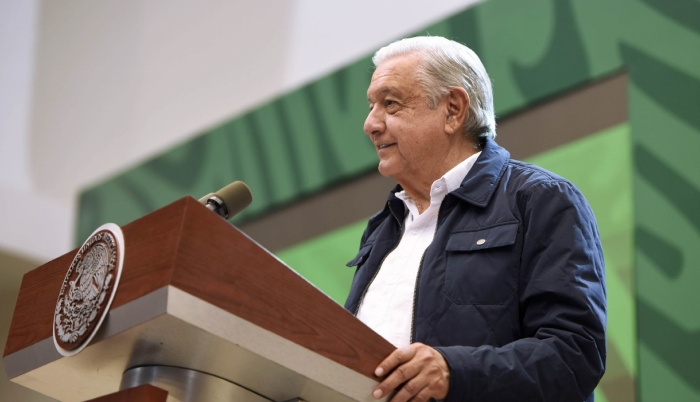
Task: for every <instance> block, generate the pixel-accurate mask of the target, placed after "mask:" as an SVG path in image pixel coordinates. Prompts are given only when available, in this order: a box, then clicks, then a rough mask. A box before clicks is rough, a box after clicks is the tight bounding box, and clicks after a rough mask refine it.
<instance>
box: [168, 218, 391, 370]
mask: <svg viewBox="0 0 700 402" xmlns="http://www.w3.org/2000/svg"><path fill="white" fill-rule="evenodd" d="M187 213H188V216H187V219H185V223H184V226H183V229H182V232H181V241H180V247H179V249H178V258H177V262H176V268H175V271H174V274H173V280H172V283H171V284H172V285H173V286H176V287H178V288H180V289H182V290H184V291H186V292H188V293H190V294H192V295H194V296H196V297H198V298H200V299H202V300H205V301H207V302H209V303H211V304H213V305H216V306H217V307H220V308H222V309H224V310H226V311H228V312H230V313H232V314H235V315H237V316H238V317H240V318H243V319H244V320H246V321H249V322H251V323H253V324H255V325H257V326H259V327H262V328H264V329H266V330H268V331H271V332H273V333H275V334H278V335H280V336H282V337H284V338H286V339H289V340H290V341H292V342H294V343H296V344H298V345H300V346H302V347H305V348H307V349H309V350H311V351H313V352H315V353H318V354H320V355H322V356H324V357H327V358H329V359H331V360H333V361H335V362H338V363H340V364H342V365H343V366H345V367H348V368H350V369H352V370H354V371H357V372H359V373H361V374H363V375H365V376H367V377H369V378H375V377H374V375H373V371H374V369H375V368H376V366H377V365H378V364H379V363H380V362H381V361H382V359H383V358H385V357H386V356H388V355H389V354H390V353H391V352H392V351H393V350H394V347H393V346H392V345H391V344H390V343H389V342H387V341H386V340H385V339H384V338H382V337H381V336H379V335H378V334H376V333H375V332H374V331H372V330H371V329H370V328H368V327H367V326H365V325H364V324H362V323H361V322H360V321H359V320H357V319H356V318H355V317H354V316H352V314H350V313H348V312H347V311H346V310H345V309H344V308H343V307H342V306H340V305H338V304H337V303H335V302H334V301H333V300H331V299H330V298H328V297H327V296H326V295H324V294H322V293H321V292H319V291H318V290H317V289H316V288H315V287H314V286H313V285H311V284H310V283H309V282H308V281H306V280H305V279H304V278H302V277H301V276H299V275H298V274H297V273H296V272H294V271H293V270H291V269H289V268H288V267H286V266H285V265H284V264H283V263H282V262H280V261H279V260H278V259H277V258H275V257H274V256H273V255H272V254H270V253H268V252H267V251H266V250H264V249H263V248H261V247H260V246H259V245H257V244H256V243H255V242H254V241H252V240H251V239H249V238H248V237H247V236H246V235H244V234H243V233H241V232H240V231H239V230H238V229H236V228H235V227H233V226H231V225H229V224H228V223H227V222H225V221H223V220H221V219H218V220H216V219H214V220H212V219H210V216H211V217H215V216H214V215H213V214H211V213H210V212H209V211H207V210H206V209H205V208H199V207H198V205H195V206H193V207H192V208H189V209H188V211H187ZM201 250H217V252H208V253H202V252H201Z"/></svg>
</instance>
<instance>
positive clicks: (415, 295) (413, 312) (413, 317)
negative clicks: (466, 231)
mask: <svg viewBox="0 0 700 402" xmlns="http://www.w3.org/2000/svg"><path fill="white" fill-rule="evenodd" d="M442 201H443V202H441V203H440V208H438V215H437V220H436V221H435V232H434V233H433V241H434V240H435V235H437V231H438V228H439V227H440V213H441V212H442V204H443V203H444V202H445V200H444V199H443V200H442ZM430 244H432V242H431V243H430ZM430 244H428V247H426V248H425V251H423V255H422V256H421V257H420V263H419V264H418V274H416V284H415V285H414V286H413V306H412V308H411V339H409V341H408V343H409V345H410V344H412V343H413V342H414V340H413V339H414V338H415V335H416V334H415V331H416V329H415V325H414V324H415V321H416V299H417V298H418V282H419V281H420V274H421V272H422V271H423V260H424V259H425V254H426V253H427V252H428V249H429V248H430Z"/></svg>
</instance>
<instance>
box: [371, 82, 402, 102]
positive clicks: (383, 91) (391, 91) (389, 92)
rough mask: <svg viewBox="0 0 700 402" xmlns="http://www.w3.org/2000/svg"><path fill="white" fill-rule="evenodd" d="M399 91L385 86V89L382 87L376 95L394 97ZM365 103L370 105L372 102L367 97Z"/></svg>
mask: <svg viewBox="0 0 700 402" xmlns="http://www.w3.org/2000/svg"><path fill="white" fill-rule="evenodd" d="M399 93H400V91H399V90H398V89H396V87H394V86H387V87H382V88H381V89H380V90H379V91H378V94H379V95H382V96H385V95H395V94H399ZM367 102H369V103H372V101H371V100H370V99H369V96H367Z"/></svg>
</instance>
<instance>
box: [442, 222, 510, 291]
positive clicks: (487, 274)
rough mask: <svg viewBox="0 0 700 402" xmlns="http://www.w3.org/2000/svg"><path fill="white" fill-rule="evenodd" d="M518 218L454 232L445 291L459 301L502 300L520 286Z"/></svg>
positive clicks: (447, 249)
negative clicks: (518, 283) (517, 249)
mask: <svg viewBox="0 0 700 402" xmlns="http://www.w3.org/2000/svg"><path fill="white" fill-rule="evenodd" d="M519 226H520V224H519V223H518V222H508V223H504V224H500V225H497V226H492V227H488V228H478V229H474V230H470V231H461V232H453V233H452V235H451V236H450V239H449V240H448V241H447V246H446V248H445V250H446V253H447V257H446V268H445V283H444V292H445V294H446V295H447V297H449V298H450V299H451V300H452V301H453V302H454V303H456V304H479V305H485V304H503V303H504V302H506V301H507V300H508V299H509V298H510V297H511V296H513V294H514V293H515V291H516V290H517V276H516V274H517V267H518V264H519V260H520V257H519V255H518V253H517V251H516V245H515V243H516V241H517V237H518V228H519Z"/></svg>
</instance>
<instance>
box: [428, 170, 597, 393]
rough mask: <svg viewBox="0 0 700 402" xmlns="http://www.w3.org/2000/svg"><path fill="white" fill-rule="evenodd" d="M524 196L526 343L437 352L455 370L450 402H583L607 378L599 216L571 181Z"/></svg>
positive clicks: (521, 292) (521, 293)
mask: <svg viewBox="0 0 700 402" xmlns="http://www.w3.org/2000/svg"><path fill="white" fill-rule="evenodd" d="M520 197H521V198H520V199H518V203H517V204H518V208H519V209H520V211H519V214H520V216H521V217H522V227H523V248H522V255H521V259H520V261H521V265H520V270H519V287H518V306H519V316H520V334H519V338H520V339H518V340H516V341H514V342H512V343H509V344H506V345H503V346H502V347H493V346H481V347H465V346H450V347H436V349H437V350H438V351H439V352H440V353H441V354H442V355H443V356H444V357H445V360H446V361H447V364H448V365H449V367H450V373H451V376H450V389H449V393H448V397H447V399H446V400H445V401H449V402H452V401H455V402H456V401H515V400H517V401H556V402H562V401H579V402H580V401H583V400H586V399H587V398H589V396H591V394H592V393H593V389H594V388H595V386H596V385H597V384H598V381H599V380H600V378H601V377H602V375H603V372H604V371H605V353H606V350H605V325H606V293H605V272H604V262H603V253H602V249H601V246H600V239H599V235H598V230H597V227H596V223H595V218H594V217H593V213H592V211H591V209H590V207H589V206H588V203H587V202H586V200H585V199H584V197H583V196H582V195H581V193H580V192H579V191H578V190H577V189H576V188H575V187H574V186H573V185H571V184H570V183H568V182H566V181H548V182H543V183H540V184H538V185H536V186H535V187H533V188H531V189H530V191H529V192H527V193H525V194H522V195H520ZM590 400H592V398H591V399H590Z"/></svg>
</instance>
